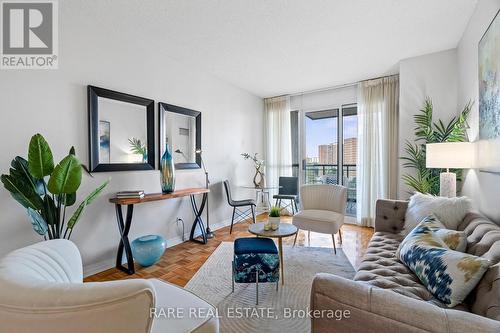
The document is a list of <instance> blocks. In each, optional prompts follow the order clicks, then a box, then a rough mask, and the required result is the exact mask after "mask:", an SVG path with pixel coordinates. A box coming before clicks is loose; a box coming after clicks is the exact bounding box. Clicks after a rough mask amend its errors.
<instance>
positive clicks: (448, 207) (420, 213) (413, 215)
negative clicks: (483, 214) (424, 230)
mask: <svg viewBox="0 0 500 333" xmlns="http://www.w3.org/2000/svg"><path fill="white" fill-rule="evenodd" d="M470 211H472V203H471V201H470V200H469V198H467V197H457V198H445V197H436V196H433V195H430V194H422V193H418V192H417V193H415V194H414V195H413V196H412V197H411V198H410V203H409V204H408V209H407V210H406V216H405V225H404V228H403V231H402V232H401V233H402V234H403V235H408V234H409V233H410V232H411V231H412V230H413V229H414V228H415V227H416V226H417V225H418V224H419V223H420V221H422V219H423V218H424V217H426V216H429V215H431V214H434V215H436V217H437V218H438V219H439V221H441V222H442V223H443V224H444V225H445V226H446V228H447V229H452V230H457V228H458V225H459V224H460V222H462V220H463V219H464V217H465V215H466V214H467V213H469V212H470Z"/></svg>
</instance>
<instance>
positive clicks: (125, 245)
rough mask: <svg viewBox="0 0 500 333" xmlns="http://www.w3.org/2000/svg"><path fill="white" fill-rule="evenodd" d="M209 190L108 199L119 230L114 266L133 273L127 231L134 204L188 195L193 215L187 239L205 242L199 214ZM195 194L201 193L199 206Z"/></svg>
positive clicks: (183, 190)
mask: <svg viewBox="0 0 500 333" xmlns="http://www.w3.org/2000/svg"><path fill="white" fill-rule="evenodd" d="M209 192H210V190H209V189H207V188H187V189H182V190H177V191H174V192H172V193H169V194H162V193H154V194H146V195H145V196H144V198H142V199H139V198H130V199H128V198H127V199H122V198H111V199H109V202H111V203H113V204H115V210H116V222H117V223H118V230H119V231H120V243H119V244H118V252H117V253H116V268H118V269H119V270H121V271H123V272H125V273H127V274H134V273H135V267H134V258H133V256H132V249H131V248H130V242H129V239H128V233H129V231H130V226H131V224H132V214H133V212H134V205H136V204H140V203H145V202H152V201H160V200H168V199H175V198H182V197H187V196H189V197H190V199H191V208H192V209H193V213H194V216H195V218H194V223H193V226H192V228H191V234H190V236H189V240H191V241H193V242H198V243H201V244H206V243H207V241H208V240H207V234H206V231H205V225H204V224H203V219H202V218H201V214H202V213H203V210H204V209H205V204H206V202H207V196H208V193H209ZM197 194H202V195H203V198H202V200H201V204H200V207H198V205H197V203H196V198H195V195H197ZM122 206H127V215H126V217H125V221H124V220H123V212H122ZM196 226H199V227H200V230H201V237H202V239H201V240H198V239H196V238H195V237H194V232H195V230H196ZM123 251H125V255H126V256H127V267H125V266H123V265H122V256H123Z"/></svg>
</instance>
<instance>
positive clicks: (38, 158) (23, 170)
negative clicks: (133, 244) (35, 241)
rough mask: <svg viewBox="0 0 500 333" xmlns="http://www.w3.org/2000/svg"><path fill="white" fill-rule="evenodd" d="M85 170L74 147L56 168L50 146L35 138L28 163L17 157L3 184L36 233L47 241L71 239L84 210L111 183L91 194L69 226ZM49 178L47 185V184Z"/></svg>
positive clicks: (37, 137) (5, 175)
mask: <svg viewBox="0 0 500 333" xmlns="http://www.w3.org/2000/svg"><path fill="white" fill-rule="evenodd" d="M82 170H83V167H82V165H81V164H80V161H79V160H78V159H77V158H76V152H75V148H74V147H71V149H70V150H69V154H68V155H67V156H66V157H64V158H63V159H62V160H61V162H59V163H58V164H57V166H56V167H54V160H53V156H52V151H51V150H50V147H49V144H48V143H47V141H46V140H45V139H44V137H43V136H42V135H40V134H36V135H34V136H33V137H32V138H31V141H30V144H29V149H28V160H25V159H24V158H22V157H19V156H17V157H15V158H14V159H13V160H12V162H11V168H10V170H9V174H4V175H2V176H1V181H2V183H3V185H4V187H5V189H6V190H7V191H9V192H10V194H11V195H12V197H13V198H14V199H15V200H16V201H17V202H19V203H20V204H21V205H22V206H23V207H25V208H26V209H27V211H28V216H29V218H30V220H31V223H32V225H33V230H35V232H37V233H38V234H39V235H41V236H43V237H44V238H49V239H55V238H67V239H69V238H70V237H71V232H72V230H73V228H74V226H75V224H76V222H78V220H79V218H80V217H81V215H82V212H83V208H84V207H85V206H87V205H89V204H90V203H91V202H92V201H93V200H94V199H95V198H97V196H99V194H100V193H101V192H102V190H103V189H104V188H105V187H106V185H107V184H108V183H109V181H106V182H105V183H104V184H102V185H101V186H99V187H98V188H97V189H96V190H94V191H93V192H91V193H90V194H89V196H87V198H85V200H84V201H83V202H82V203H81V204H80V206H79V207H78V208H77V209H76V210H75V212H74V213H73V216H72V217H71V218H70V220H69V221H68V223H67V224H66V221H65V220H66V208H67V207H70V206H72V205H74V204H75V202H76V192H77V190H78V188H79V187H80V184H81V181H82ZM47 176H48V177H49V181H48V184H47V183H46V182H45V177H47ZM65 228H66V230H65V231H64V233H63V230H64V229H65ZM68 231H69V232H68Z"/></svg>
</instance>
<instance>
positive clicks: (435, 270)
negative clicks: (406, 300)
mask: <svg viewBox="0 0 500 333" xmlns="http://www.w3.org/2000/svg"><path fill="white" fill-rule="evenodd" d="M428 224H429V222H428V221H425V219H424V220H423V221H422V222H420V224H419V225H418V226H417V227H416V228H415V229H413V230H412V231H411V232H410V234H408V236H406V237H405V239H404V240H403V242H402V243H401V245H400V247H399V249H398V253H397V255H398V257H399V259H400V260H401V261H402V262H403V263H404V264H405V265H406V266H407V267H408V268H409V269H411V270H412V271H413V272H414V273H415V275H416V276H417V277H418V278H419V280H420V281H421V282H422V284H423V285H425V287H426V288H427V289H428V290H429V291H430V292H431V293H432V294H433V295H434V297H436V298H437V299H438V300H440V301H442V302H443V303H444V304H446V305H447V306H448V307H454V306H456V305H457V304H460V303H462V302H463V300H464V299H465V298H466V297H467V295H468V294H469V293H470V292H471V291H472V289H474V287H475V286H476V285H477V283H478V282H479V280H480V279H481V278H482V276H483V274H484V273H485V272H486V270H487V269H488V267H489V266H490V264H491V262H490V261H489V260H487V259H484V258H481V257H476V256H473V255H470V254H467V253H461V252H458V251H454V250H450V249H449V248H448V247H447V246H446V244H445V243H444V242H443V241H442V240H441V239H440V238H439V237H438V236H437V235H436V234H435V233H434V232H433V231H432V229H431V227H430V226H429V225H428Z"/></svg>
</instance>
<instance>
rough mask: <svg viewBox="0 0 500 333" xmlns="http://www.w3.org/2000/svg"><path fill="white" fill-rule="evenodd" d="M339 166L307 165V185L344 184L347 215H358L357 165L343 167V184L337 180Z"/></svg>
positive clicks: (305, 174)
mask: <svg viewBox="0 0 500 333" xmlns="http://www.w3.org/2000/svg"><path fill="white" fill-rule="evenodd" d="M337 169H338V165H337V164H316V163H306V164H305V165H304V177H305V178H304V183H305V184H342V185H344V186H345V187H347V210H346V211H347V214H348V215H356V165H355V164H344V165H343V166H342V175H341V176H342V182H339V180H338V179H337V177H338V175H337Z"/></svg>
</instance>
